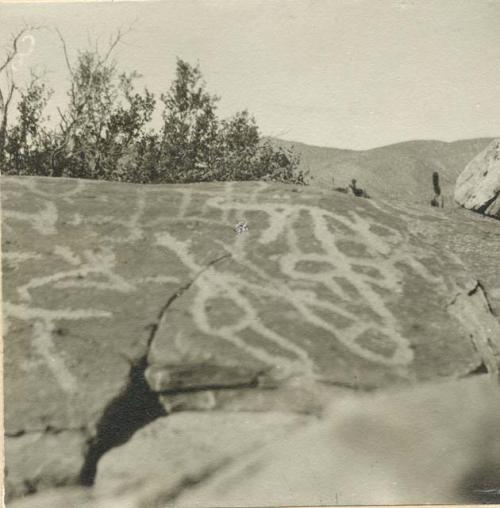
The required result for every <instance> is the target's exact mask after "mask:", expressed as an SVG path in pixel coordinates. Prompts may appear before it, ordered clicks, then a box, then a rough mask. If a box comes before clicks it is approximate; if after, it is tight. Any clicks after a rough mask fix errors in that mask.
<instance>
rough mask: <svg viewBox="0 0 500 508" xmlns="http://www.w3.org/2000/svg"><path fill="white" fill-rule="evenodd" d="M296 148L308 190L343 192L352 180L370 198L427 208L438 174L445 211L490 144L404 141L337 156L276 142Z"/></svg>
mask: <svg viewBox="0 0 500 508" xmlns="http://www.w3.org/2000/svg"><path fill="white" fill-rule="evenodd" d="M275 142H279V144H282V145H284V146H288V147H289V146H294V147H295V149H296V150H297V152H298V153H299V154H300V155H301V168H303V169H308V170H309V171H310V175H311V176H312V177H313V178H312V180H311V185H318V186H322V187H323V186H325V185H326V186H327V188H331V187H332V177H334V178H335V185H336V186H339V187H341V186H347V185H348V183H349V182H350V180H351V179H352V178H356V180H357V181H358V184H359V185H360V186H361V187H362V188H364V189H366V190H367V191H368V193H369V194H370V195H372V196H374V197H383V198H389V199H392V200H394V199H402V200H406V201H408V200H410V201H412V202H416V203H422V204H428V203H429V201H430V200H431V199H432V196H433V190H432V180H431V178H432V173H433V172H434V171H438V172H439V175H440V181H441V187H442V191H443V194H444V198H445V205H446V204H450V203H451V202H452V196H453V190H454V186H455V182H456V180H457V177H458V175H459V174H460V173H461V172H462V171H463V170H464V168H465V166H466V165H467V164H468V163H469V162H470V161H471V160H472V159H473V158H474V157H475V156H476V155H477V154H478V153H479V152H481V151H482V150H484V148H486V146H487V145H488V144H489V143H490V142H491V138H478V139H467V140H461V141H454V142H452V143H447V142H443V141H433V140H429V141H425V140H424V141H407V142H404V143H397V144H394V145H388V146H383V147H379V148H373V149H371V150H363V151H356V150H341V149H338V148H326V147H319V146H312V145H306V144H304V143H294V142H289V141H283V140H279V141H278V140H275Z"/></svg>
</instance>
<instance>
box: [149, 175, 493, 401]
mask: <svg viewBox="0 0 500 508" xmlns="http://www.w3.org/2000/svg"><path fill="white" fill-rule="evenodd" d="M252 188H253V193H252V192H250V189H249V188H247V185H241V186H239V188H236V187H233V190H232V191H229V189H231V187H229V186H228V187H227V190H226V194H218V193H216V192H213V193H212V194H211V195H210V197H206V198H204V199H203V198H202V196H200V195H197V193H196V192H195V191H194V192H193V196H192V197H191V198H190V199H191V200H190V203H191V205H190V206H191V207H193V208H194V209H200V208H201V209H203V210H205V214H204V216H207V215H213V216H214V217H217V221H215V222H214V223H213V224H212V226H211V230H210V231H211V232H210V235H208V236H206V235H202V234H198V235H191V236H190V237H189V238H186V239H179V238H178V237H176V236H175V235H174V234H172V233H171V232H169V231H164V232H159V233H158V235H157V242H158V244H159V245H163V246H164V247H165V249H166V250H168V251H170V252H175V253H176V254H177V256H178V259H179V260H180V261H181V262H182V263H183V264H184V266H185V267H186V268H187V269H188V271H189V272H190V282H189V284H188V285H186V286H185V287H184V289H183V291H181V292H180V293H179V294H178V296H177V298H176V299H173V300H172V301H171V303H170V305H169V306H168V308H167V309H166V311H165V313H164V315H163V319H162V321H161V322H160V325H159V328H158V331H157V333H156V335H155V338H154V340H153V342H152V346H151V350H150V354H149V357H148V360H149V367H148V369H147V371H146V376H147V379H148V381H149V383H150V386H151V387H152V389H153V390H155V391H158V392H172V391H173V392H179V391H183V390H195V389H196V390H202V389H217V388H220V387H225V388H239V387H245V386H257V387H259V386H262V387H264V386H266V387H276V388H278V387H281V386H287V385H288V383H289V382H290V380H293V379H302V380H303V382H305V383H310V382H320V383H327V384H338V385H341V386H351V387H359V388H374V387H380V386H383V385H387V384H391V383H395V382H402V383H405V382H412V381H416V380H424V379H430V378H433V377H440V376H461V375H465V374H466V373H468V372H471V371H473V370H475V369H476V368H477V367H478V366H479V365H480V364H481V363H482V361H483V360H482V358H481V355H480V354H478V353H477V351H475V348H474V346H473V344H472V342H471V341H470V339H469V331H468V330H466V329H465V328H464V326H463V323H461V322H460V321H459V320H458V319H457V317H456V315H454V314H452V313H450V312H449V310H448V306H449V303H450V302H451V301H452V300H453V299H454V298H455V296H456V294H460V293H467V291H468V290H467V284H468V283H469V281H468V277H469V276H468V274H467V272H466V270H465V269H464V266H463V264H462V263H461V262H460V260H459V259H458V258H457V257H456V256H453V254H452V253H449V252H447V251H445V250H444V249H441V248H439V246H436V245H432V244H431V243H430V242H426V241H423V240H422V239H421V238H419V237H417V236H414V235H412V234H410V233H409V232H408V222H407V220H412V219H409V218H407V217H405V216H402V217H401V216H395V215H394V214H391V213H388V212H387V211H386V210H385V209H384V207H382V206H380V205H378V204H377V203H375V202H373V201H369V200H354V201H353V199H352V198H350V197H346V196H343V195H335V196H332V195H331V194H326V193H321V192H319V191H313V190H309V189H308V190H305V191H304V192H301V193H300V194H297V195H295V196H294V197H293V198H292V194H291V193H290V192H287V189H286V188H280V187H278V186H269V187H268V186H263V185H258V184H252ZM421 213H422V212H421ZM227 217H232V219H231V220H229V221H228V220H227V219H226V218H227ZM240 217H242V218H245V219H246V220H247V222H248V224H249V228H250V229H249V232H248V233H243V234H240V235H236V234H234V232H232V230H231V229H230V225H231V223H232V222H234V221H235V220H236V219H237V218H240ZM423 220H424V221H425V215H424V216H423ZM231 234H232V237H231V236H230V235H231ZM484 312H485V315H484V317H485V319H486V316H487V315H489V310H484ZM479 319H481V318H479ZM451 337H453V340H451Z"/></svg>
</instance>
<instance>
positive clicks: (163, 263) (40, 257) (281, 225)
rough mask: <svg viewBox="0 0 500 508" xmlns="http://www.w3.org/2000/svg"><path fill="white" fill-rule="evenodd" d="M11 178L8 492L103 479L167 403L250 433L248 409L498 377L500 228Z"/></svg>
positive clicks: (294, 193)
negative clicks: (109, 463)
mask: <svg viewBox="0 0 500 508" xmlns="http://www.w3.org/2000/svg"><path fill="white" fill-rule="evenodd" d="M1 185H2V270H3V281H2V282H3V319H4V321H3V324H4V329H3V333H4V358H5V360H4V372H5V432H6V436H7V443H6V453H7V457H6V461H7V464H6V465H7V478H6V486H7V500H8V501H10V499H12V498H13V497H16V496H20V495H23V494H32V493H34V492H37V491H41V490H45V489H48V488H50V487H54V486H58V487H60V486H64V485H75V484H83V485H90V484H92V483H93V482H94V480H95V475H96V471H97V470H98V466H99V469H100V464H101V462H102V463H103V464H104V463H105V462H103V460H105V459H104V458H105V457H106V456H107V454H109V453H110V450H112V449H113V448H115V447H117V446H119V445H122V444H124V443H126V442H127V441H128V440H129V439H130V438H131V436H133V435H134V433H135V432H136V431H137V430H138V429H141V428H142V427H145V428H149V427H147V425H148V424H150V423H151V422H152V421H153V420H155V419H157V418H159V417H162V416H165V415H166V414H167V413H168V414H169V415H170V416H168V417H167V419H168V418H172V413H175V412H182V411H190V412H196V411H198V412H200V411H206V412H214V414H212V413H210V416H211V417H213V419H212V420H210V421H216V420H217V418H221V419H222V420H223V419H224V418H226V417H227V418H230V419H231V420H230V421H232V422H234V428H235V434H234V435H239V434H238V432H240V433H243V434H244V433H245V432H247V430H248V428H247V427H246V426H245V424H243V423H241V419H240V417H237V416H234V415H235V413H238V412H241V413H242V414H245V415H248V414H253V415H254V416H253V418H254V419H255V422H253V425H257V427H258V425H260V424H258V422H259V421H261V422H265V421H267V420H266V419H267V418H268V416H269V415H271V414H274V413H276V412H280V413H283V414H286V415H287V416H286V417H285V418H291V419H292V420H293V417H295V416H297V414H304V415H309V417H310V415H312V414H314V415H316V416H321V415H322V414H323V411H324V408H325V406H326V405H328V404H329V402H328V401H330V400H331V398H332V397H336V396H338V395H339V394H342V393H343V392H344V391H346V390H350V391H369V390H374V389H381V388H387V387H391V386H395V385H411V384H415V383H420V382H425V381H430V380H442V379H448V378H460V377H464V376H468V375H471V374H474V373H477V372H489V373H490V374H492V375H496V373H497V372H498V359H499V354H500V352H499V351H500V348H499V341H500V325H499V321H498V319H497V318H498V316H496V315H495V312H496V309H498V306H497V303H498V302H500V295H499V296H498V299H497V300H495V298H496V297H495V295H496V293H495V292H494V291H495V286H494V284H496V282H495V280H496V279H495V277H497V276H498V270H497V267H498V263H497V257H496V253H497V252H498V249H497V246H498V245H499V244H500V236H499V235H498V227H497V226H498V223H497V222H496V221H490V222H494V223H495V224H494V225H491V224H490V223H489V222H488V221H487V220H482V221H478V220H475V218H467V217H466V218H462V217H460V216H457V215H450V214H448V212H447V211H441V210H439V211H436V210H429V209H428V207H426V208H425V209H423V208H419V207H414V208H412V207H410V206H403V205H401V204H399V205H397V206H392V205H390V204H388V203H379V202H376V201H375V200H361V199H355V198H353V197H352V196H348V195H343V194H341V193H332V192H328V191H325V190H322V189H312V188H304V187H295V186H291V185H284V184H267V183H258V182H245V183H204V184H194V185H159V186H143V185H129V184H120V183H112V182H97V181H83V180H71V179H64V178H61V179H53V178H37V177H2V179H1ZM479 222H481V224H479ZM483 222H484V224H483ZM239 223H244V224H245V225H246V227H245V228H236V225H238V224H239ZM495 228H496V229H495ZM483 235H487V238H488V241H489V244H488V245H491V252H490V251H489V252H486V253H485V252H483V251H484V249H481V248H480V247H481V245H482V240H483V238H486V236H483ZM495 249H496V250H495ZM488 256H489V257H488ZM478 279H479V280H478ZM464 316H465V317H464ZM215 413H220V415H215ZM173 416H176V415H173ZM269 417H271V416H269ZM241 418H243V417H241ZM158 421H159V422H163V423H164V422H165V421H164V420H158ZM217 421H218V420H217ZM228 421H229V420H228ZM155 423H156V422H155ZM173 424H174V420H172V425H173ZM157 425H158V426H160V425H161V424H160V423H158V424H157ZM166 425H167V424H166ZM169 425H170V424H168V425H167V428H168V426H169ZM210 425H212V424H210V423H209V422H207V426H210ZM214 426H215V427H216V425H215V424H214ZM245 429H246V430H245ZM200 432H201V430H200V428H199V427H198V426H196V425H192V424H190V425H186V434H185V435H184V437H183V439H184V442H185V443H188V442H190V441H191V442H193V443H195V442H198V441H196V440H197V439H198V437H199V433H200ZM224 432H225V433H228V432H226V431H224ZM248 432H250V430H248ZM140 436H141V434H138V439H139V437H140ZM131 447H132V441H131ZM132 448H133V447H132ZM132 448H125V449H124V450H130V449H132ZM187 448H188V447H187V446H186V449H187ZM235 449H236V448H235ZM117 453H118V452H117ZM123 453H124V452H123ZM127 453H128V452H127ZM177 453H182V452H181V451H178V452H177ZM185 453H188V452H187V451H186V452H185ZM239 453H240V452H234V453H229V452H228V455H231V457H232V459H235V457H234V455H235V454H236V455H237V454H239ZM241 453H243V452H241ZM136 456H137V452H136V451H134V453H131V454H130V457H136ZM25 457H29V458H30V460H29V461H28V460H25ZM110 457H112V455H110ZM186 457H187V456H186ZM110 460H111V459H110ZM130 460H136V459H134V458H132V459H130ZM122 461H123V462H124V463H125V462H126V461H127V459H125V458H124V459H122ZM180 463H181V464H184V465H183V466H182V467H179V470H178V471H177V473H178V475H179V478H184V479H188V478H189V475H190V471H191V469H190V467H191V466H189V467H188V466H187V465H185V464H189V461H188V460H186V461H185V462H182V461H181V462H180ZM171 464H172V463H171V462H168V461H166V462H165V463H164V467H165V470H166V473H165V474H171V471H170V469H171ZM103 467H104V466H103ZM154 467H155V468H158V469H161V466H158V465H155V466H154ZM183 468H185V469H183ZM177 473H176V474H177ZM127 475H128V476H127V477H130V476H131V475H132V473H131V472H130V471H128V472H127ZM141 478H142V477H141ZM138 481H139V480H138ZM140 481H142V480H140ZM182 481H184V480H182ZM182 481H181V483H182ZM186 481H188V480H186ZM103 482H104V480H102V482H101V484H102V483H103ZM104 483H106V482H104ZM132 483H133V481H132ZM188 483H189V482H188ZM75 495H77V496H80V494H75ZM82 495H86V494H82Z"/></svg>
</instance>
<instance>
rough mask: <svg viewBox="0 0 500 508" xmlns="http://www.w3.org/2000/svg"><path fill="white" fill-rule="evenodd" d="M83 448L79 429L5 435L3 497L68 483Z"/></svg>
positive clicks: (74, 475)
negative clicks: (5, 494) (55, 432)
mask: <svg viewBox="0 0 500 508" xmlns="http://www.w3.org/2000/svg"><path fill="white" fill-rule="evenodd" d="M85 451H86V438H85V436H84V434H83V433H82V432H79V431H61V432H59V433H57V434H54V433H45V432H31V433H29V434H23V435H21V436H16V437H9V436H7V437H5V462H6V468H5V469H6V470H5V487H6V493H7V499H6V500H7V501H9V499H10V498H11V497H17V496H21V495H24V494H27V493H31V492H36V491H38V490H43V489H44V488H47V487H50V486H52V485H64V484H65V483H71V481H74V479H75V478H77V477H78V475H79V473H80V470H81V468H82V463H83V460H84V458H85Z"/></svg>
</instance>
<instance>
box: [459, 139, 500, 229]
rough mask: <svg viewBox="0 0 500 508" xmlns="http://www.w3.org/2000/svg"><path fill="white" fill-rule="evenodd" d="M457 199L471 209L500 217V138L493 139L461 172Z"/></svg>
mask: <svg viewBox="0 0 500 508" xmlns="http://www.w3.org/2000/svg"><path fill="white" fill-rule="evenodd" d="M455 201H456V202H457V203H458V204H460V205H461V206H463V207H465V208H468V209H469V210H474V211H475V212H479V213H483V214H485V215H490V216H491V217H495V218H497V219H500V139H496V140H495V141H493V142H492V143H491V144H490V145H489V146H488V147H487V148H486V149H485V150H484V151H483V152H481V153H480V154H479V155H478V156H477V157H475V158H474V159H473V160H472V161H471V162H470V163H469V164H468V165H467V167H466V168H465V170H464V171H463V172H462V173H461V174H460V176H459V177H458V179H457V183H456V186H455Z"/></svg>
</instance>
